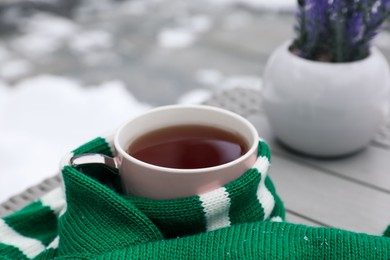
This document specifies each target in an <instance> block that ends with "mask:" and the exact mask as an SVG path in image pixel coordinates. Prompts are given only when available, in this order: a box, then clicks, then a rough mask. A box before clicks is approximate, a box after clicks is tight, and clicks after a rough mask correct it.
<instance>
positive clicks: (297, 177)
mask: <svg viewBox="0 0 390 260" xmlns="http://www.w3.org/2000/svg"><path fill="white" fill-rule="evenodd" d="M205 104H207V105H213V106H218V107H222V108H226V109H229V110H231V111H233V112H236V113H239V114H241V115H243V116H244V117H246V118H247V119H249V120H250V121H251V122H252V123H253V124H254V125H255V127H256V128H257V129H258V132H259V134H260V135H261V137H263V138H264V139H265V140H266V141H267V142H268V143H269V145H270V147H271V150H272V167H271V170H270V176H271V178H272V180H273V181H274V184H275V186H276V189H277V192H278V193H279V195H280V196H281V198H282V200H283V201H284V203H285V207H286V210H287V221H289V222H294V223H302V224H307V225H312V226H328V227H337V228H342V229H346V230H351V231H357V232H364V233H369V234H377V235H379V234H381V233H382V232H383V231H384V230H385V228H386V227H387V225H388V224H390V134H389V133H390V124H388V125H387V126H385V127H384V128H383V129H382V130H381V132H380V133H378V136H377V137H376V138H375V140H374V141H373V142H372V144H371V145H370V146H369V147H367V149H365V150H363V151H361V152H360V153H357V154H355V155H353V156H349V157H345V158H340V159H332V160H330V159H329V160H324V159H313V158H308V157H304V156H300V155H298V154H295V153H293V152H291V151H288V150H287V149H285V148H284V147H282V146H281V145H280V144H279V143H278V142H277V141H276V140H275V137H274V136H273V135H272V130H271V128H270V126H269V124H268V122H267V118H266V116H265V114H264V113H263V111H262V109H261V96H260V92H259V91H256V90H251V89H233V90H228V91H224V92H220V93H217V94H215V95H214V96H213V97H212V98H211V99H209V100H208V101H207V102H205ZM389 122H390V120H389ZM60 181H61V180H60V178H59V176H58V175H57V176H55V177H53V178H50V179H47V180H46V181H44V182H42V183H41V184H40V185H38V186H34V187H31V188H30V189H28V190H27V191H25V192H24V193H22V194H19V195H17V196H15V197H13V198H11V199H10V200H8V201H6V202H5V203H3V204H1V205H0V216H2V215H6V214H9V213H11V212H13V211H15V210H17V209H19V208H21V207H22V206H24V205H26V204H28V203H29V202H30V201H32V200H34V199H36V198H38V197H39V196H40V195H42V194H44V193H46V192H47V191H49V190H51V189H53V188H54V187H57V186H58V185H59V184H60Z"/></svg>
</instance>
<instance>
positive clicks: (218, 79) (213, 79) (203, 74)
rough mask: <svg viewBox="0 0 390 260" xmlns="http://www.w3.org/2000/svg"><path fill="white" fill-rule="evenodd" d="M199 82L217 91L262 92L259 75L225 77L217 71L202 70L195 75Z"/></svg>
mask: <svg viewBox="0 0 390 260" xmlns="http://www.w3.org/2000/svg"><path fill="white" fill-rule="evenodd" d="M195 79H196V81H197V82H199V83H201V84H203V85H206V86H208V87H211V88H213V89H215V90H221V89H231V88H236V87H240V88H251V89H257V90H260V89H261V87H262V80H261V78H260V77H259V76H257V75H229V76H227V75H223V74H222V72H220V71H218V70H215V69H201V70H198V71H197V72H196V73H195Z"/></svg>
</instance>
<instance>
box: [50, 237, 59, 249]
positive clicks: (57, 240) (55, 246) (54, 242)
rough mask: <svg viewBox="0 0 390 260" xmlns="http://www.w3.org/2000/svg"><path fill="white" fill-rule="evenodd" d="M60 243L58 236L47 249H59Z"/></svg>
mask: <svg viewBox="0 0 390 260" xmlns="http://www.w3.org/2000/svg"><path fill="white" fill-rule="evenodd" d="M59 242H60V237H59V236H56V238H54V239H53V241H51V243H50V245H49V246H48V247H47V249H50V248H53V249H56V248H58V244H59Z"/></svg>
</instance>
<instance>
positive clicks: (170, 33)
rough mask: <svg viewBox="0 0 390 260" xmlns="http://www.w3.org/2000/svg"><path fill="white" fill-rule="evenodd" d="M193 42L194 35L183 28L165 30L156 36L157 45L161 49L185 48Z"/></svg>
mask: <svg viewBox="0 0 390 260" xmlns="http://www.w3.org/2000/svg"><path fill="white" fill-rule="evenodd" d="M195 40H196V35H195V33H193V32H191V31H190V30H187V29H184V28H165V29H162V30H161V31H160V32H159V34H158V44H159V45H160V46H161V47H163V48H185V47H189V46H190V45H192V44H193V43H194V42H195Z"/></svg>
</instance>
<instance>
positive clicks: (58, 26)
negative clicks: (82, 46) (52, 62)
mask: <svg viewBox="0 0 390 260" xmlns="http://www.w3.org/2000/svg"><path fill="white" fill-rule="evenodd" d="M24 29H25V30H24V33H22V35H21V36H19V37H17V38H15V39H14V40H13V42H12V44H11V45H12V48H13V50H15V51H17V52H19V53H21V54H23V55H25V56H26V57H31V58H37V57H40V56H42V55H47V54H50V53H52V52H54V51H56V50H57V49H58V48H59V47H60V46H61V45H62V44H63V41H64V40H65V39H67V38H69V37H70V36H71V35H73V34H74V33H75V32H76V30H77V26H76V25H75V24H74V23H73V22H72V21H71V20H69V19H65V18H61V17H58V16H54V15H49V14H43V13H38V14H35V15H34V16H32V17H31V18H30V19H28V20H27V23H26V24H25V27H24Z"/></svg>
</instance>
